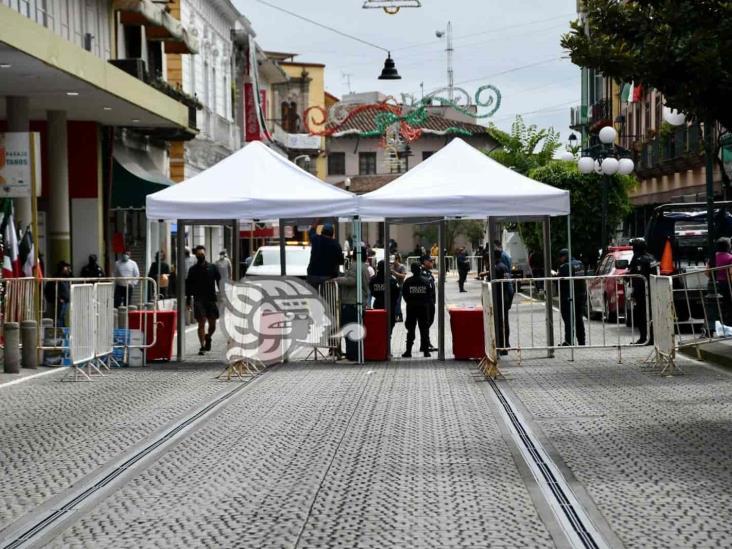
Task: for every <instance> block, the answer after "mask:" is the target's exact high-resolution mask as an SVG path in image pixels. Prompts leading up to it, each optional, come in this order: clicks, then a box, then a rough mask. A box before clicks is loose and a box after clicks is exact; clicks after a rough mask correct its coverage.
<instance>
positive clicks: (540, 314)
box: [492, 275, 650, 359]
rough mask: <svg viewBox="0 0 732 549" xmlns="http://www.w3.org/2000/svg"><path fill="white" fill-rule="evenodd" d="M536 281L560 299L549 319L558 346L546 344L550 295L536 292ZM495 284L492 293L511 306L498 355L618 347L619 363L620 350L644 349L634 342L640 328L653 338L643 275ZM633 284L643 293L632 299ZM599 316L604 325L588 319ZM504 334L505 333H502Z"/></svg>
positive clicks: (498, 312) (499, 337) (498, 335)
mask: <svg viewBox="0 0 732 549" xmlns="http://www.w3.org/2000/svg"><path fill="white" fill-rule="evenodd" d="M537 282H542V283H543V286H544V287H545V288H546V287H547V286H548V285H551V287H552V288H553V291H552V294H553V296H556V300H555V301H554V302H553V303H552V316H551V329H552V333H553V340H554V343H551V342H550V341H547V339H546V328H545V327H546V322H547V316H546V304H545V302H544V296H545V295H546V294H545V292H544V291H543V290H542V291H541V292H539V291H538V290H537ZM492 284H493V285H499V286H500V288H501V289H500V290H496V289H495V288H494V290H493V291H494V293H497V294H498V295H501V296H504V297H503V300H501V301H505V303H506V304H507V305H508V306H509V308H508V314H507V315H505V316H504V317H503V321H499V322H497V324H498V327H497V328H496V330H497V332H496V342H497V343H496V346H497V349H498V351H499V352H500V351H517V352H519V356H520V353H521V352H522V351H527V350H549V349H556V348H560V347H567V348H570V349H577V348H616V349H618V353H619V359H620V358H621V355H620V352H621V351H620V349H621V348H623V347H635V346H641V345H644V344H646V343H645V342H640V341H634V339H637V338H638V337H639V335H638V334H637V333H636V331H635V328H636V326H637V325H639V324H641V325H642V327H645V330H639V331H641V333H643V332H645V334H646V335H647V336H648V337H650V315H649V314H647V313H648V311H649V292H648V282H647V280H646V279H645V278H644V277H643V276H641V275H626V276H574V277H552V278H531V279H504V280H494V281H492ZM634 285H635V286H636V288H639V289H642V291H641V292H638V294H639V295H636V296H634V297H632V298H631V299H628V297H629V296H628V286H631V287H632V286H634ZM499 303H500V301H499ZM612 304H614V309H613V310H612V311H610V310H608V309H607V308H608V307H611V306H613V305H612ZM498 306H499V305H496V302H495V301H494V311H493V314H494V317H498V316H499V315H502V314H505V313H506V311H505V310H498V309H497V307H498ZM621 313H622V315H621ZM644 313H645V314H644ZM595 315H599V316H600V321H598V322H592V321H590V320H589V318H590V317H594V316H595ZM610 319H613V320H614V321H613V322H610V321H609V320H610ZM621 319H622V321H621ZM555 328H556V329H557V331H554V330H555ZM500 330H503V333H498V332H499V331H500Z"/></svg>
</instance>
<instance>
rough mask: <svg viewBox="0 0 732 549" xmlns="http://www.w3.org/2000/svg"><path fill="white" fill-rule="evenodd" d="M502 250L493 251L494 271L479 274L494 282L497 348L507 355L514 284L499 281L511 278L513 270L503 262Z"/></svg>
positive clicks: (501, 353) (486, 258)
mask: <svg viewBox="0 0 732 549" xmlns="http://www.w3.org/2000/svg"><path fill="white" fill-rule="evenodd" d="M502 254H503V252H502V250H500V249H496V250H494V252H493V272H489V271H483V272H482V273H480V274H479V276H480V277H481V278H483V277H487V278H488V279H489V280H490V281H491V282H493V284H492V285H491V290H492V297H493V323H494V327H495V332H496V348H497V349H498V354H500V355H507V354H508V348H509V347H510V346H511V343H510V342H509V335H510V332H511V330H510V324H509V317H508V311H509V309H511V305H512V304H513V294H514V290H513V284H512V283H510V282H499V281H500V280H509V279H510V278H511V271H510V270H509V268H508V266H507V265H506V264H505V263H504V262H503V258H502V257H501V256H502ZM484 262H485V263H484V265H485V266H486V267H487V266H488V263H489V258H488V256H487V255H486V256H485V258H484Z"/></svg>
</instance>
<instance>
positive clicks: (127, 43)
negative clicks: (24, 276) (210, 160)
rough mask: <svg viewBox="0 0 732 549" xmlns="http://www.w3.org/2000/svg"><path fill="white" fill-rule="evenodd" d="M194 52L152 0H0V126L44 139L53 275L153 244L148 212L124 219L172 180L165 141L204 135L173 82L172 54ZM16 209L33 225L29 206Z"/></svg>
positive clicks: (42, 209)
mask: <svg viewBox="0 0 732 549" xmlns="http://www.w3.org/2000/svg"><path fill="white" fill-rule="evenodd" d="M196 51H197V41H196V40H195V38H194V37H192V36H191V35H190V34H189V33H188V32H187V30H186V29H185V28H184V27H183V26H182V25H181V23H180V22H179V21H178V20H176V19H175V18H174V17H173V16H172V15H171V14H170V13H168V11H166V10H165V6H161V5H159V4H154V3H152V2H149V1H143V0H140V1H137V2H135V1H130V0H114V1H108V0H67V1H64V2H61V1H58V0H21V1H18V0H2V2H0V67H2V68H0V96H2V97H3V98H4V101H0V104H1V105H2V111H0V126H1V128H0V130H1V131H5V132H28V131H32V132H38V133H39V134H40V138H41V139H40V141H41V146H40V151H39V156H40V167H41V169H40V177H39V178H37V179H38V183H39V185H38V188H39V190H40V192H39V196H38V198H37V205H38V226H39V231H38V233H39V234H38V235H37V237H38V239H39V248H40V251H42V252H43V253H44V255H45V259H46V267H47V271H50V272H53V271H54V270H55V265H56V263H57V262H58V261H61V260H63V261H70V262H71V263H72V266H73V269H74V272H75V273H78V271H79V270H80V268H81V266H82V265H83V264H84V263H85V262H86V258H87V256H88V255H89V254H96V255H98V256H99V257H100V258H105V257H106V259H107V265H110V264H111V262H112V261H113V259H114V252H115V251H117V250H119V248H121V247H125V246H129V245H131V244H135V245H137V244H139V243H140V241H143V242H144V233H145V230H144V223H143V224H142V226H140V221H141V219H140V216H139V215H127V213H128V212H131V211H139V209H140V207H141V206H144V196H145V194H147V193H148V192H150V191H152V190H157V189H159V188H162V187H163V186H164V185H165V184H166V183H167V181H166V180H167V175H168V162H167V145H168V143H170V142H171V141H180V140H187V139H191V138H193V137H194V136H195V134H196V130H195V104H194V102H192V101H191V100H190V98H188V97H187V96H185V94H184V93H182V90H178V89H176V88H175V87H174V86H171V85H170V84H168V83H167V82H166V71H165V63H166V59H165V56H166V55H167V54H168V53H171V52H176V53H180V54H185V55H189V54H193V53H195V52H196ZM14 203H15V210H16V220H17V221H18V223H19V226H20V227H21V229H25V228H26V227H27V226H29V224H30V223H31V211H32V208H31V199H30V197H28V198H22V197H18V198H15V199H14ZM142 219H144V214H143V216H142ZM118 235H121V240H122V244H120V243H119V242H120V238H117V236H118ZM141 235H142V238H140V239H138V238H137V237H139V236H141ZM113 243H114V245H113ZM136 259H138V261H141V260H143V258H142V257H139V256H138V257H136Z"/></svg>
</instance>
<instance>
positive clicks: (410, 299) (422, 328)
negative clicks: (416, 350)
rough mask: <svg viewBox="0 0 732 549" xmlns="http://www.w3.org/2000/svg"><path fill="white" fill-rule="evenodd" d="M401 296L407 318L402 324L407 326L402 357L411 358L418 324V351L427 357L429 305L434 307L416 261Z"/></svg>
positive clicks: (428, 347)
mask: <svg viewBox="0 0 732 549" xmlns="http://www.w3.org/2000/svg"><path fill="white" fill-rule="evenodd" d="M433 282H434V281H433ZM433 286H434V284H433ZM402 297H403V298H404V302H405V303H406V304H407V318H406V320H405V321H404V326H405V327H406V328H407V349H406V352H405V353H404V354H403V355H402V357H404V358H412V346H413V345H414V339H415V329H416V327H417V326H419V338H420V351H422V352H423V353H424V356H425V357H429V356H430V348H431V347H432V345H431V344H430V307H434V305H433V304H432V298H431V296H430V283H429V281H428V280H427V278H426V277H425V276H424V272H423V269H422V267H421V266H420V265H419V264H418V263H412V276H410V277H409V278H407V279H406V280H405V281H404V284H403V285H402Z"/></svg>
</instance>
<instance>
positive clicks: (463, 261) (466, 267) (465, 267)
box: [457, 246, 470, 293]
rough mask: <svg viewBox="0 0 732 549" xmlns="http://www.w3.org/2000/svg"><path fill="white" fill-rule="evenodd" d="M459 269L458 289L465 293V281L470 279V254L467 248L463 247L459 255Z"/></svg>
mask: <svg viewBox="0 0 732 549" xmlns="http://www.w3.org/2000/svg"><path fill="white" fill-rule="evenodd" d="M457 269H458V287H459V288H460V292H462V293H465V292H467V290H466V289H465V281H466V280H467V279H468V273H469V272H470V260H469V259H468V254H467V253H466V252H465V246H462V247H461V248H460V249H459V250H458V253H457Z"/></svg>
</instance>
